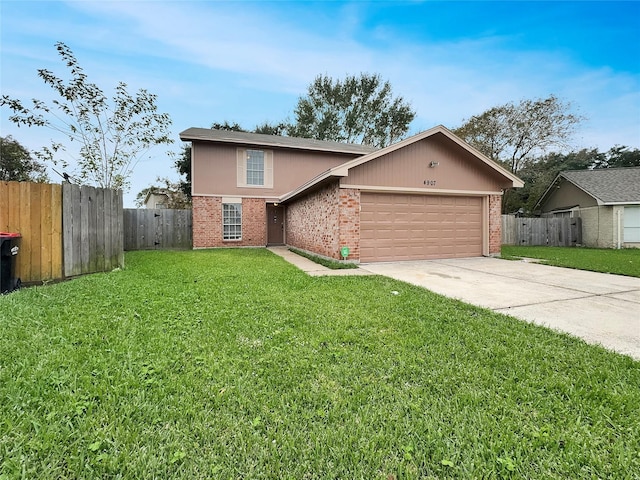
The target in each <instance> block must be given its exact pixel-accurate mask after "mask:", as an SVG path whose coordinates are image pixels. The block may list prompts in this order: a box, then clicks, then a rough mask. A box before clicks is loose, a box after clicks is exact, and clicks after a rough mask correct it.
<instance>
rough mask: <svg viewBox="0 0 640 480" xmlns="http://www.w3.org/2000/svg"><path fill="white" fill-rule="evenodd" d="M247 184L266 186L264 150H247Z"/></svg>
mask: <svg viewBox="0 0 640 480" xmlns="http://www.w3.org/2000/svg"><path fill="white" fill-rule="evenodd" d="M246 172H247V185H260V186H264V152H263V151H262V150H247V170H246Z"/></svg>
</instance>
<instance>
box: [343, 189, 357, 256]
mask: <svg viewBox="0 0 640 480" xmlns="http://www.w3.org/2000/svg"><path fill="white" fill-rule="evenodd" d="M338 212H339V215H340V242H339V244H340V245H339V249H340V248H342V247H349V256H348V257H347V258H346V259H347V260H359V259H360V190H357V189H354V188H341V189H340V190H339V204H338ZM338 258H342V257H340V255H339V252H338Z"/></svg>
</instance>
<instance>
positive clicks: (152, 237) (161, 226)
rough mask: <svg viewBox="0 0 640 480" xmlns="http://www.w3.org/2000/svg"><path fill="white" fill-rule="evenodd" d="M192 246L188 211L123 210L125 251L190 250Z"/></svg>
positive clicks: (190, 213) (162, 209)
mask: <svg viewBox="0 0 640 480" xmlns="http://www.w3.org/2000/svg"><path fill="white" fill-rule="evenodd" d="M192 246H193V233H192V212H191V210H172V209H167V208H158V209H146V208H145V209H142V208H141V209H136V208H126V209H124V249H125V250H160V249H190V248H192Z"/></svg>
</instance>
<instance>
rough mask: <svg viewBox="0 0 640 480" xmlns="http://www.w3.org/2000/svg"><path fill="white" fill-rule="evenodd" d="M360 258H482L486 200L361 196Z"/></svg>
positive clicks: (426, 196)
mask: <svg viewBox="0 0 640 480" xmlns="http://www.w3.org/2000/svg"><path fill="white" fill-rule="evenodd" d="M360 202H361V205H362V209H361V211H360V260H361V261H362V262H385V261H398V260H419V259H434V258H457V257H478V256H481V255H482V198H481V197H449V196H434V195H403V194H387V193H362V195H361V198H360Z"/></svg>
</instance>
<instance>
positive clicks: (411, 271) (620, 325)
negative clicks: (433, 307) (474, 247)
mask: <svg viewBox="0 0 640 480" xmlns="http://www.w3.org/2000/svg"><path fill="white" fill-rule="evenodd" d="M360 267H361V269H364V270H368V271H369V272H371V273H376V274H379V275H385V276H388V277H391V278H395V279H397V280H402V281H405V282H408V283H412V284H414V285H419V286H421V287H424V288H426V289H428V290H431V291H433V292H436V293H440V294H442V295H446V296H448V297H452V298H457V299H460V300H462V301H464V302H467V303H471V304H473V305H478V306H481V307H486V308H490V309H492V310H494V311H496V312H502V313H505V314H508V315H511V316H514V317H517V318H520V319H522V320H526V321H529V322H533V323H537V324H540V325H544V326H546V327H550V328H552V329H557V330H560V331H563V332H567V333H570V334H572V335H575V336H577V337H580V338H582V339H584V340H585V341H587V342H589V343H593V344H600V345H602V346H604V347H606V348H609V349H611V350H614V351H617V352H619V353H623V354H626V355H629V356H631V357H633V358H635V359H637V360H640V278H634V277H625V276H622V275H610V274H605V273H596V272H587V271H583V270H573V269H568V268H559V267H551V266H548V265H541V264H538V263H533V262H526V261H508V260H501V259H497V258H464V259H451V260H430V261H413V262H393V263H370V264H362V265H361V266H360Z"/></svg>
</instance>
